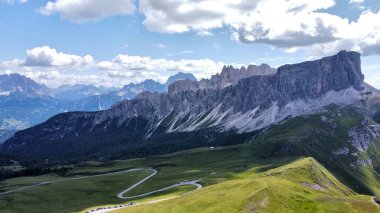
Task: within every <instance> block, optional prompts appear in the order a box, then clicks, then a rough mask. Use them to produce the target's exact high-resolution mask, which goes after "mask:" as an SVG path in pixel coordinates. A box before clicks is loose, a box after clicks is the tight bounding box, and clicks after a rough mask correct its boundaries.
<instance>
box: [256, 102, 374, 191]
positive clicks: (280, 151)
mask: <svg viewBox="0 0 380 213" xmlns="http://www.w3.org/2000/svg"><path fill="white" fill-rule="evenodd" d="M364 121H365V122H367V123H368V124H364ZM372 124H375V122H374V121H373V120H372V119H371V118H369V117H366V116H364V115H362V114H361V113H360V112H359V111H358V110H357V109H356V108H353V107H344V108H342V107H338V106H330V107H329V108H328V109H327V110H326V112H324V113H321V114H315V115H307V116H300V117H296V118H293V119H290V120H288V121H286V122H285V123H283V124H282V125H279V126H275V127H273V128H271V129H270V130H269V131H268V132H267V133H266V134H264V135H262V136H260V137H259V138H256V139H254V140H252V141H251V144H252V146H251V151H252V153H254V155H255V156H257V157H259V158H272V157H280V156H312V157H314V158H315V159H317V160H318V161H319V162H321V163H322V164H323V165H325V166H326V167H327V168H328V169H329V170H330V171H332V172H333V173H334V175H336V176H337V177H339V178H340V179H341V180H342V181H343V182H344V183H345V184H347V185H348V186H350V187H351V188H352V189H354V190H355V191H357V192H360V193H366V194H377V195H380V176H379V175H378V174H377V173H376V171H377V172H379V171H380V169H379V168H380V143H379V142H380V140H379V139H380V138H377V139H374V140H373V141H369V142H371V143H369V145H368V149H367V150H363V151H360V150H358V149H357V148H356V147H355V146H354V145H353V142H352V139H351V138H350V136H349V134H350V133H349V132H350V131H352V130H355V129H359V130H363V129H366V128H368V126H369V125H372ZM369 160H370V161H371V162H369Z"/></svg>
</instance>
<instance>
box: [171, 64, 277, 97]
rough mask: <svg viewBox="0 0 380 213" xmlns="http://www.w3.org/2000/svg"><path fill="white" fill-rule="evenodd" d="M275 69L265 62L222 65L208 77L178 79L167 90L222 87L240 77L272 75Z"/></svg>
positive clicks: (237, 80) (231, 83) (233, 83)
mask: <svg viewBox="0 0 380 213" xmlns="http://www.w3.org/2000/svg"><path fill="white" fill-rule="evenodd" d="M276 71H277V70H276V69H274V68H271V67H270V66H269V65H267V64H262V65H260V66H256V65H249V66H248V67H247V68H245V67H242V68H240V69H237V68H234V67H233V66H224V67H223V69H222V72H221V73H220V74H216V75H213V76H211V78H210V79H202V80H200V81H199V82H194V81H179V82H175V83H174V84H173V85H170V86H169V90H168V91H169V92H170V93H175V92H182V91H186V90H191V91H196V90H198V89H223V88H225V87H228V86H232V85H236V84H237V83H238V82H239V81H240V80H241V79H244V78H249V77H252V76H258V75H273V74H275V73H276Z"/></svg>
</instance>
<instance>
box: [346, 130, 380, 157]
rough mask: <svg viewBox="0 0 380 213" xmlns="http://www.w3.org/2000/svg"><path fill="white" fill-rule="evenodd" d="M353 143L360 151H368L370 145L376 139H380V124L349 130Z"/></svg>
mask: <svg viewBox="0 0 380 213" xmlns="http://www.w3.org/2000/svg"><path fill="white" fill-rule="evenodd" d="M349 136H350V140H351V142H352V145H353V146H354V147H355V148H356V149H357V150H359V151H362V152H363V151H367V149H368V147H369V146H370V145H371V144H372V143H374V142H375V141H376V140H377V141H380V125H378V124H374V125H364V127H355V128H352V129H351V130H350V131H349Z"/></svg>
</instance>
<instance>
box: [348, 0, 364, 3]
mask: <svg viewBox="0 0 380 213" xmlns="http://www.w3.org/2000/svg"><path fill="white" fill-rule="evenodd" d="M364 1H365V0H350V2H349V3H350V4H363V3H364Z"/></svg>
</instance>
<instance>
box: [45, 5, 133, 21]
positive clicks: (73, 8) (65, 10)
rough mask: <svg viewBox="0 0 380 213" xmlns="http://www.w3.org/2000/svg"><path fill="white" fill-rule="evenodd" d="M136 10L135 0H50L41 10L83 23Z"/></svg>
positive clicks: (47, 13)
mask: <svg viewBox="0 0 380 213" xmlns="http://www.w3.org/2000/svg"><path fill="white" fill-rule="evenodd" d="M135 10H136V6H135V5H134V1H133V0H56V1H54V2H52V1H49V2H48V3H47V4H46V5H45V6H44V7H42V8H41V9H40V12H41V13H42V14H44V15H48V16H49V15H53V14H56V13H58V14H60V16H61V18H62V19H65V20H68V21H71V22H75V23H82V22H86V21H95V20H99V19H103V18H106V17H109V16H116V15H129V14H132V13H134V11H135Z"/></svg>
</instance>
